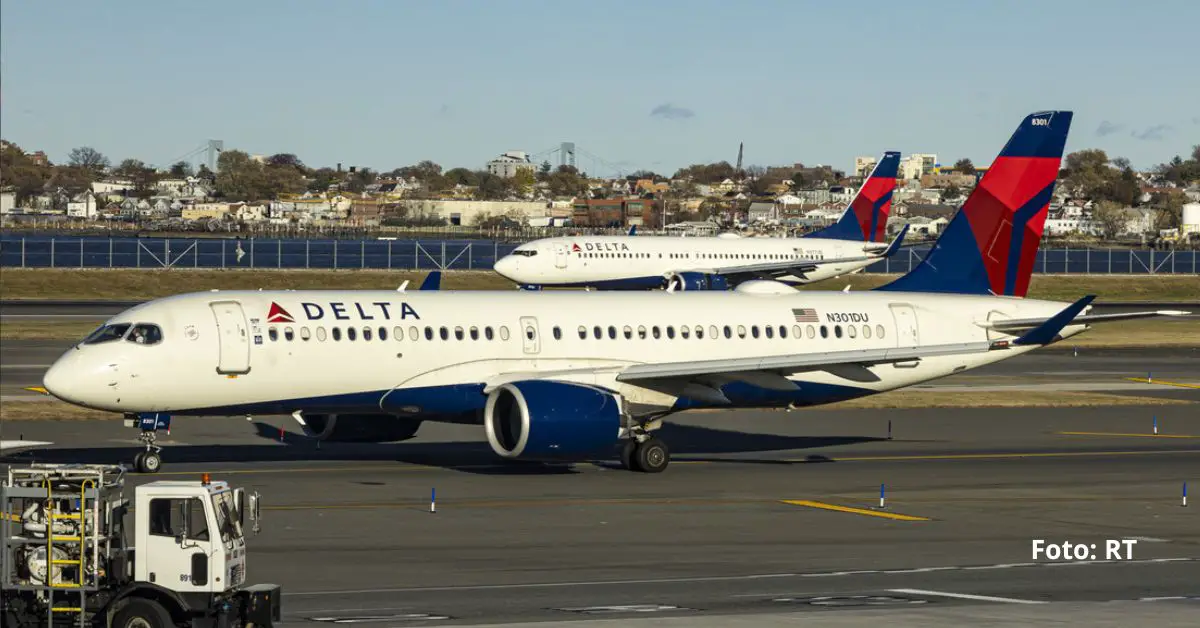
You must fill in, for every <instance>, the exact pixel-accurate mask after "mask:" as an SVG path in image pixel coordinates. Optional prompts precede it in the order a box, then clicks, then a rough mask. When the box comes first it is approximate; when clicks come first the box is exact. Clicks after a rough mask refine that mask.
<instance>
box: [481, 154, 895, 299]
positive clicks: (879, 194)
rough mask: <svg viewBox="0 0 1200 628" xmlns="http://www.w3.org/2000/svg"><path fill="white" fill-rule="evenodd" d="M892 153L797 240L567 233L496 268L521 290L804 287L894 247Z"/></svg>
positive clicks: (521, 250) (532, 245) (520, 250)
mask: <svg viewBox="0 0 1200 628" xmlns="http://www.w3.org/2000/svg"><path fill="white" fill-rule="evenodd" d="M899 164H900V153H898V152H887V153H884V154H883V158H882V159H880V160H879V163H877V164H876V165H875V168H874V169H873V170H872V171H871V174H870V176H868V177H867V180H866V181H864V182H863V186H862V188H861V189H859V191H858V194H856V195H855V197H854V201H853V202H852V203H850V206H849V207H847V208H846V211H845V213H843V214H842V217H841V219H839V220H838V221H837V222H836V223H834V224H832V225H830V226H828V227H826V228H824V229H821V230H820V231H815V232H813V233H810V234H808V235H806V236H804V237H801V238H726V237H722V236H709V237H698V238H664V237H646V236H632V235H625V236H567V237H560V238H545V239H542V240H535V241H533V242H527V243H525V244H522V245H521V246H518V247H517V248H516V249H514V250H513V252H512V253H510V254H509V255H506V256H504V257H502V258H500V259H499V260H497V261H496V264H495V266H494V267H493V268H494V270H495V271H496V273H498V274H499V275H501V276H503V277H505V278H506V279H509V280H511V281H514V282H516V283H517V284H518V285H520V286H521V287H523V288H527V289H537V288H542V287H558V288H569V287H574V288H583V287H586V288H596V289H599V290H637V289H657V288H666V289H668V290H672V291H683V290H727V289H729V288H733V287H736V286H737V285H739V284H741V283H742V282H744V281H751V280H756V279H773V280H776V281H782V282H785V283H791V284H804V283H812V282H815V281H821V280H823V279H829V278H831V277H837V276H839V275H844V274H846V273H852V272H856V271H859V270H862V269H864V268H866V267H868V266H870V265H871V264H874V263H876V262H878V261H879V260H881V259H884V258H886V257H890V256H891V255H893V254H895V252H896V251H897V250H899V248H900V244H901V242H903V240H904V234H905V232H907V227H905V230H904V231H901V233H900V235H899V236H897V237H896V239H895V240H894V241H893V242H892V244H891V245H890V246H889V245H887V244H885V243H884V237H885V233H886V229H887V220H888V214H889V213H890V212H891V208H892V191H893V190H895V188H896V173H897V171H898V169H899Z"/></svg>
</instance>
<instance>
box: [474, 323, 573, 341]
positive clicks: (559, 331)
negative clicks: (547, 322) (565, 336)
mask: <svg viewBox="0 0 1200 628" xmlns="http://www.w3.org/2000/svg"><path fill="white" fill-rule="evenodd" d="M471 336H472V337H474V336H475V328H474V327H472V328H471ZM554 339H555V340H562V329H559V327H558V325H555V326H554Z"/></svg>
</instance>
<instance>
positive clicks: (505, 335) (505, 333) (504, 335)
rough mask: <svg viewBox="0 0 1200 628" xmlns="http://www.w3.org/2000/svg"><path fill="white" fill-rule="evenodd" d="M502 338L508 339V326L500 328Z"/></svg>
mask: <svg viewBox="0 0 1200 628" xmlns="http://www.w3.org/2000/svg"><path fill="white" fill-rule="evenodd" d="M500 340H508V328H507V327H501V328H500Z"/></svg>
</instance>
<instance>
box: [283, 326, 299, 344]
mask: <svg viewBox="0 0 1200 628" xmlns="http://www.w3.org/2000/svg"><path fill="white" fill-rule="evenodd" d="M283 337H284V339H285V340H287V341H288V342H291V341H293V340H295V339H296V332H295V330H293V329H292V328H291V327H284V328H283Z"/></svg>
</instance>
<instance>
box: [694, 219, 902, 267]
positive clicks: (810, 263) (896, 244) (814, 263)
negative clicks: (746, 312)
mask: <svg viewBox="0 0 1200 628" xmlns="http://www.w3.org/2000/svg"><path fill="white" fill-rule="evenodd" d="M907 233H908V225H904V228H903V229H901V230H900V233H899V234H898V235H897V236H896V239H895V240H892V243H891V244H889V245H888V247H887V248H886V249H884V250H883V251H880V252H878V253H871V254H868V255H856V256H853V257H831V258H829V259H820V260H784V261H782V262H763V263H761V264H742V265H739V266H725V267H716V268H710V269H706V270H704V271H702V272H706V273H711V274H714V275H722V276H726V277H737V276H745V277H747V278H749V277H755V278H759V279H774V278H776V277H783V276H786V275H792V276H795V277H803V276H804V274H805V273H808V272H812V271H814V270H816V269H817V268H818V267H820V266H828V265H829V264H848V263H851V262H865V261H870V260H881V259H884V258H887V257H891V256H892V255H895V254H896V251H899V250H900V245H901V244H902V243H903V242H904V236H905V235H906V234H907Z"/></svg>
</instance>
